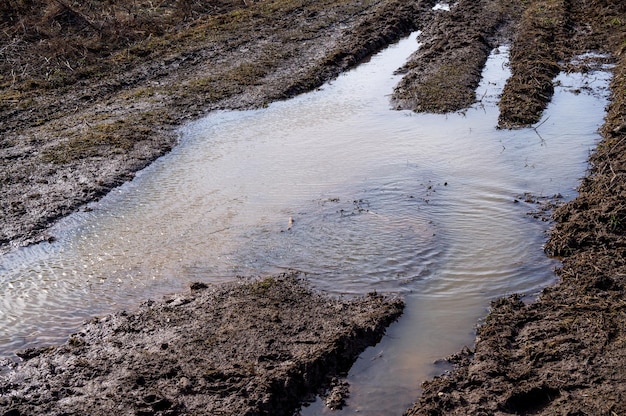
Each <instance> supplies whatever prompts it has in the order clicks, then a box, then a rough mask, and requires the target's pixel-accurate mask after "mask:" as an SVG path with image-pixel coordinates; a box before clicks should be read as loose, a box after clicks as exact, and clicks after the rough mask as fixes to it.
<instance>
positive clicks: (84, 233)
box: [0, 35, 608, 415]
mask: <svg viewBox="0 0 626 416" xmlns="http://www.w3.org/2000/svg"><path fill="white" fill-rule="evenodd" d="M416 48H417V43H416V41H415V35H413V36H412V37H411V38H409V39H405V40H403V41H401V42H400V43H399V44H398V45H394V46H392V47H391V48H389V49H388V50H386V51H384V52H383V53H381V54H379V55H377V56H374V57H373V58H372V59H371V60H370V61H369V62H368V63H366V64H364V65H362V66H360V67H359V68H358V69H356V70H354V71H351V72H349V73H347V74H345V75H342V76H340V77H339V78H338V79H336V80H335V81H333V82H331V83H329V84H327V85H325V86H323V87H322V88H321V89H320V90H318V91H316V92H313V93H310V94H305V95H302V96H299V97H297V98H295V99H292V100H289V101H286V102H280V103H275V104H272V105H270V106H269V107H268V108H265V109H261V110H255V111H243V112H216V113H213V114H211V115H209V116H208V117H206V118H204V119H202V120H199V121H197V122H195V123H191V124H189V125H187V126H186V127H185V128H184V129H182V130H181V140H180V144H179V146H177V147H176V148H175V149H174V150H173V151H172V152H171V153H170V154H169V155H167V156H165V157H163V158H161V159H159V160H158V161H156V162H155V163H154V164H152V165H151V166H150V167H148V168H147V169H145V170H144V171H142V172H140V174H138V175H137V177H136V178H135V180H133V181H132V182H130V183H128V184H126V185H124V186H122V187H120V188H119V189H116V190H114V191H113V192H112V193H111V194H110V195H108V196H107V197H105V198H103V199H102V200H101V201H99V202H97V203H94V204H91V205H90V208H91V209H93V210H92V211H89V212H82V213H79V214H76V215H73V216H71V217H70V218H68V219H66V220H64V221H62V222H61V223H60V224H59V225H58V226H57V227H56V228H55V230H54V232H55V234H56V235H57V236H58V240H57V241H56V242H54V243H52V244H47V243H45V244H40V245H36V246H32V247H28V248H25V249H22V250H19V251H17V252H14V253H11V254H9V255H6V256H3V257H2V259H1V260H0V287H1V288H2V290H1V291H0V316H1V318H2V319H1V320H0V353H2V355H8V354H10V353H11V351H13V350H15V349H18V348H24V347H28V346H34V345H40V344H41V343H49V342H62V341H63V340H64V339H65V337H66V336H67V334H68V333H70V332H72V331H73V330H74V329H75V327H76V326H77V325H78V324H79V323H80V322H81V321H82V320H84V319H85V318H87V317H89V316H91V315H94V314H102V313H108V312H111V311H114V310H117V309H121V308H133V307H134V306H135V305H137V304H138V303H139V302H141V301H142V300H145V299H146V298H159V297H160V296H162V295H163V294H166V293H170V292H173V291H179V290H185V287H186V286H187V284H188V283H189V282H190V281H204V282H208V283H219V282H224V281H233V280H236V279H237V276H238V275H240V276H255V275H264V274H268V273H276V272H280V271H283V270H287V269H290V268H293V269H297V270H301V271H303V272H306V273H307V275H308V278H309V279H310V281H311V283H312V284H313V285H314V286H315V287H317V288H320V289H322V290H325V291H328V292H331V293H333V294H342V295H361V294H365V293H367V292H370V291H378V292H384V293H393V294H400V295H401V296H403V297H404V298H405V300H406V304H407V308H406V312H405V314H404V315H403V317H402V318H401V319H400V320H399V321H398V322H397V323H396V324H394V325H393V326H392V327H391V328H390V329H389V331H388V336H387V337H385V339H384V340H383V342H382V343H381V344H380V345H378V346H376V347H374V348H370V349H369V350H368V351H366V353H365V354H363V356H362V357H361V358H360V359H359V361H358V362H357V364H356V365H355V367H354V368H353V370H352V371H351V373H350V375H349V377H348V380H349V381H350V383H351V385H352V392H351V397H350V400H349V403H348V404H349V406H348V407H347V408H346V409H345V410H344V411H342V412H339V413H354V412H358V413H359V414H372V415H377V414H401V413H402V411H403V410H404V409H405V408H406V407H407V406H408V405H410V404H411V402H412V400H413V399H415V397H416V395H417V394H418V393H419V383H420V382H421V381H422V380H424V379H425V378H427V377H428V376H430V375H432V374H433V373H434V372H437V371H441V368H440V367H438V366H436V365H433V362H434V361H435V360H436V359H438V358H442V357H445V356H446V355H448V354H451V353H453V352H455V351H457V350H459V349H460V347H461V346H463V345H464V344H471V343H472V340H473V328H474V326H475V325H476V324H477V322H478V321H479V319H480V317H482V316H484V315H485V313H486V311H487V308H488V305H489V302H490V301H491V300H492V299H495V298H497V297H499V296H502V295H506V294H508V293H513V292H518V293H523V294H528V295H533V294H536V293H537V292H538V291H539V290H540V289H541V288H542V287H544V286H545V285H547V284H550V283H552V282H554V280H555V277H554V274H553V269H554V267H556V266H557V263H556V262H555V261H554V260H551V259H548V258H547V257H546V256H545V255H544V254H543V251H542V244H543V243H544V242H545V238H546V236H545V231H546V230H547V227H548V223H547V222H544V221H541V220H540V219H535V218H533V216H531V215H528V212H530V211H533V210H536V209H537V206H536V204H534V203H532V202H525V200H526V199H528V198H527V197H526V196H527V195H530V196H532V198H534V199H537V198H541V197H550V196H552V195H555V194H560V195H563V196H564V198H571V197H572V196H573V195H574V188H575V186H576V185H577V183H578V180H579V178H580V177H582V176H583V175H584V171H585V167H586V159H587V156H588V154H589V151H590V149H592V147H593V146H594V143H595V142H596V140H598V138H599V137H598V135H597V133H596V131H597V129H598V127H599V125H600V123H601V122H602V117H603V108H604V106H605V104H606V101H605V93H604V92H603V91H604V90H603V88H604V89H605V88H606V85H607V78H608V76H607V75H606V74H604V73H593V74H588V75H587V76H581V75H576V74H572V75H569V76H565V75H562V76H561V77H560V82H561V86H560V87H559V88H558V89H557V92H556V94H555V97H554V100H553V103H552V104H551V106H550V107H549V109H548V110H547V111H546V115H545V118H544V120H543V122H542V124H541V125H540V126H538V127H537V129H524V130H518V131H501V130H497V129H496V128H495V126H496V124H497V117H498V113H497V108H496V100H497V97H498V94H499V93H500V91H501V89H502V86H503V83H504V81H505V79H506V77H508V75H509V73H508V69H507V65H506V63H507V49H506V48H501V50H500V51H499V53H494V54H492V56H491V57H490V60H489V62H488V65H487V68H486V71H485V74H484V77H485V78H484V80H483V82H482V84H481V87H480V89H479V91H478V93H477V96H478V97H482V100H481V102H480V103H478V104H477V105H475V106H474V107H473V108H471V109H469V110H467V111H466V112H464V113H460V114H450V115H418V114H414V113H412V112H408V111H393V110H391V109H390V104H389V94H390V93H391V91H392V88H393V86H394V85H395V84H396V83H397V82H398V80H399V78H398V77H397V76H394V75H392V74H393V71H394V70H395V69H396V68H398V67H400V66H401V65H402V63H403V62H404V61H405V59H406V58H407V56H408V55H409V54H410V53H411V52H413V51H414V50H415V49H416ZM586 86H589V87H592V88H595V91H600V93H599V94H588V93H585V91H587V89H586V88H583V87H586ZM578 91H583V92H582V93H576V92H578ZM572 115H575V117H572ZM292 222H293V223H292ZM242 313H245V311H242ZM303 412H304V413H305V414H311V415H312V414H323V413H325V412H326V411H325V410H324V409H323V407H322V406H321V403H320V402H319V401H318V402H316V403H314V404H313V405H312V406H310V407H308V408H307V409H305V410H303Z"/></svg>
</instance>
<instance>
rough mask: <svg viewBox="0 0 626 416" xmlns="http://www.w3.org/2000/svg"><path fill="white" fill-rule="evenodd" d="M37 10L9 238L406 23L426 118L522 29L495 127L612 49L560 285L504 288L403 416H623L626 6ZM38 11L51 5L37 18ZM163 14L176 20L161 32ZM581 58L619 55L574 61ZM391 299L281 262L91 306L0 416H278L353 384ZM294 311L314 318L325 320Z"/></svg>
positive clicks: (3, 100)
mask: <svg viewBox="0 0 626 416" xmlns="http://www.w3.org/2000/svg"><path fill="white" fill-rule="evenodd" d="M40 3H41V2H40ZM44 3H45V4H44ZM44 3H42V4H38V0H28V1H23V2H12V1H9V2H4V3H3V4H2V5H1V6H0V12H1V14H0V17H1V19H0V22H1V25H2V26H1V28H2V29H3V30H2V31H0V32H1V33H2V35H1V36H3V38H2V41H3V42H4V46H3V48H2V49H1V50H0V54H2V57H3V59H2V60H0V62H1V64H0V65H3V66H2V76H1V78H0V91H1V92H0V117H1V120H2V123H0V132H1V134H2V136H1V142H0V159H1V160H0V185H1V186H0V215H1V218H0V224H1V227H2V228H1V230H0V245H1V247H2V250H3V251H7V250H10V249H12V248H14V247H17V246H20V245H23V244H29V243H32V242H36V241H42V240H46V239H50V240H51V239H53V238H54V236H52V235H49V234H48V227H49V226H50V225H51V224H52V223H53V222H54V221H55V220H57V219H59V218H61V217H63V216H65V215H68V214H70V213H71V212H74V211H76V210H78V209H80V207H81V206H82V205H83V204H85V203H86V202H89V201H92V200H94V199H97V198H99V197H100V196H102V195H104V194H105V193H106V192H108V191H109V190H111V189H112V188H113V187H115V186H117V185H119V184H121V183H123V182H124V181H127V180H129V179H130V178H132V176H133V175H134V173H135V172H136V171H137V170H139V169H141V168H142V167H144V166H146V165H147V164H149V163H150V162H151V161H153V160H154V159H155V158H157V157H158V156H160V155H162V154H164V153H165V152H167V151H168V150H169V149H171V147H172V146H174V145H175V143H176V140H177V138H176V135H175V133H174V131H175V128H176V127H177V126H180V125H181V124H182V123H184V122H185V121H186V120H190V119H194V118H197V117H199V116H201V115H203V114H205V113H206V112H208V111H211V110H214V109H221V108H251V107H260V106H263V105H266V104H267V103H269V102H271V101H274V100H279V99H285V98H288V97H291V96H293V95H295V94H298V93H301V92H304V91H309V90H311V89H314V88H316V87H318V86H320V85H321V84H322V83H323V82H324V81H326V80H329V79H332V78H333V77H334V76H336V75H337V74H339V73H340V72H341V71H344V70H346V69H348V68H350V67H352V66H354V65H356V64H358V63H359V62H360V61H362V60H363V59H365V58H366V57H367V56H368V55H369V54H371V53H373V52H375V51H377V50H379V49H381V48H382V47H384V46H385V45H387V44H389V43H390V42H393V41H394V40H396V39H398V38H399V37H401V36H403V35H406V34H408V33H409V32H410V31H414V30H422V35H421V38H420V41H421V42H423V44H424V46H423V47H422V48H421V49H420V50H419V51H418V52H417V53H416V54H415V55H414V57H413V58H412V59H411V60H410V61H409V62H407V64H406V65H405V66H404V67H403V68H402V69H401V71H402V72H403V73H404V74H405V77H404V79H403V80H402V81H401V83H400V84H399V85H398V87H397V89H396V90H395V92H394V96H393V102H394V105H395V106H397V107H398V108H408V109H413V110H416V111H434V112H449V111H462V110H463V108H465V107H467V106H468V105H469V104H471V103H472V102H475V101H479V100H480V97H476V96H475V93H474V89H475V87H476V85H478V82H479V78H480V71H481V69H482V66H483V65H484V62H485V60H486V57H487V55H488V53H489V52H490V51H491V50H492V49H493V48H494V47H496V46H497V45H499V44H501V43H503V42H504V43H509V42H510V43H511V62H510V65H511V69H512V76H511V78H510V79H509V81H508V82H507V84H506V86H505V89H504V91H503V94H502V97H501V101H500V110H501V115H500V119H499V126H500V127H501V128H516V127H522V126H528V125H531V126H532V125H537V123H540V122H541V114H542V111H543V109H544V108H545V106H546V105H547V103H548V102H549V101H550V99H551V96H552V92H553V78H554V75H556V74H557V73H558V72H559V71H563V70H564V71H571V70H578V71H593V70H594V69H595V68H596V67H597V65H599V64H605V63H614V64H615V67H614V69H613V73H614V79H613V82H612V84H611V91H612V95H611V103H610V106H609V108H608V109H607V117H606V121H605V125H604V126H603V128H602V142H601V143H600V144H599V145H598V148H597V150H596V151H595V153H594V154H593V155H592V156H591V158H590V163H591V165H590V170H589V173H588V176H587V177H586V178H585V179H584V180H583V181H582V183H581V186H580V189H579V192H580V195H579V196H578V197H577V198H576V199H574V200H573V201H571V202H569V203H566V204H564V205H562V206H560V207H559V208H557V209H556V210H555V212H554V220H555V226H554V229H553V230H552V232H551V236H550V240H549V242H548V243H547V245H546V250H547V252H548V254H550V255H555V256H558V257H560V258H562V259H563V266H562V267H561V269H560V270H559V271H558V274H559V276H560V282H559V284H558V285H556V286H554V287H550V288H547V289H546V290H545V291H544V292H543V294H542V295H541V297H540V298H539V300H537V301H535V302H523V301H522V300H523V299H520V298H519V297H518V296H511V297H509V298H507V299H501V300H497V301H494V303H493V305H492V311H491V313H490V314H489V316H488V317H487V318H486V319H485V321H484V323H483V324H482V325H481V326H480V327H479V328H478V330H477V338H476V343H475V345H474V346H471V347H469V348H467V349H465V350H464V351H462V352H460V353H458V354H456V355H455V356H453V357H451V358H450V360H451V362H452V363H453V364H454V365H455V369H454V370H453V371H451V372H450V373H447V374H445V375H443V376H441V377H437V378H435V379H433V380H430V381H427V382H425V383H424V385H423V394H422V396H421V397H420V398H419V399H418V401H417V402H416V404H415V406H414V407H413V408H411V409H409V410H407V414H408V415H422V414H423V415H453V414H458V415H467V414H477V415H478V414H555V413H558V414H569V415H586V414H588V415H597V414H606V415H612V414H624V413H626V405H625V404H624V403H626V387H625V386H626V364H625V363H626V359H625V358H626V357H625V355H626V354H625V351H626V333H625V332H626V326H625V324H624V322H626V302H625V301H624V298H625V296H624V294H625V290H626V288H625V287H624V275H625V273H626V261H625V258H626V256H625V249H624V248H625V247H626V241H625V238H624V231H625V230H626V207H625V205H624V203H623V201H624V197H625V196H626V195H625V194H624V193H625V192H626V156H625V155H626V97H625V94H626V54H625V53H624V52H625V51H626V46H625V45H626V44H625V43H624V39H626V4H624V3H623V2H621V1H618V0H587V1H583V0H530V1H521V0H520V1H517V0H500V1H498V0H491V1H490V0H480V1H470V0H459V1H458V2H456V3H455V4H453V5H452V9H451V10H450V11H449V12H446V11H435V10H432V7H433V6H434V5H435V2H434V1H430V0H420V1H400V0H395V1H394V0H372V1H367V2H362V1H346V2H343V1H333V0H323V1H321V2H309V1H305V0H293V1H269V0H267V1H245V2H235V1H227V0H225V1H221V2H215V3H212V8H210V9H205V8H203V7H201V5H200V3H198V2H194V1H191V0H187V1H176V2H174V1H172V2H168V1H165V2H162V3H161V5H160V6H159V7H163V8H164V9H163V10H160V9H159V10H157V9H156V8H154V6H152V7H153V8H152V9H151V8H149V7H148V6H147V5H146V4H147V3H146V2H141V1H139V2H134V3H133V4H134V5H133V6H126V9H119V10H118V9H115V2H114V1H112V2H109V6H107V7H110V9H107V10H105V11H106V12H107V13H110V15H107V16H110V17H109V18H108V20H103V21H97V20H95V19H96V16H98V15H103V14H102V11H101V10H100V11H99V12H100V14H98V13H97V12H98V10H95V9H93V10H92V9H90V8H89V7H87V6H86V5H91V6H93V7H96V6H94V5H95V4H96V3H94V2H83V3H81V4H79V3H75V2H69V1H60V0H58V1H56V2H44ZM144 3H146V4H144ZM28 5H31V6H33V7H34V8H33V10H39V12H37V13H31V14H27V13H26V12H28V10H27V9H25V10H23V8H25V7H27V6H28ZM39 6H40V7H39ZM144 6H145V7H144ZM37 7H39V8H37ZM132 7H139V8H137V9H133V8H132ZM168 7H169V9H168ZM125 10H126V11H125ZM20 13H21V14H20ZM159 13H162V14H159ZM24 16H28V18H26V17H24ZM154 16H168V17H167V19H166V18H165V17H162V18H161V19H162V20H159V22H160V25H157V26H158V27H159V28H160V29H159V30H154V27H156V26H155V25H153V24H152V23H150V22H152V20H150V19H154ZM29 19H31V20H32V21H31V20H29ZM168 19H170V20H168ZM171 19H178V20H175V22H174V23H172V22H173V21H174V20H171ZM146 22H148V23H146ZM168 24H169V25H170V26H168ZM151 28H152V29H151ZM123 29H125V30H128V32H124V31H123ZM66 33H67V34H69V35H71V37H69V38H64V37H63V36H65V35H64V34H66ZM122 35H123V36H122ZM107 36H108V37H107ZM76 39H78V40H83V43H82V44H77V43H72V42H70V40H72V41H76ZM103 39H111V40H115V41H116V42H117V43H115V44H113V43H112V44H111V45H109V44H107V43H106V42H103V41H102V40H103ZM42 48H43V49H42ZM46 48H47V49H46ZM55 48H56V49H55ZM585 52H599V53H603V54H606V55H605V57H600V58H594V59H592V60H590V61H577V62H573V61H572V58H573V57H575V56H577V55H579V54H581V53H585ZM575 116H576V115H575V114H573V115H572V117H575ZM279 288H280V290H279ZM259 293H263V296H260V295H259ZM272 302H273V303H272ZM244 305H245V306H244ZM329 305H330V306H329ZM399 310H400V306H399V304H398V303H394V302H392V301H389V300H384V299H381V298H379V297H377V296H371V297H368V298H367V299H365V300H357V301H355V302H343V301H339V300H336V299H328V298H325V297H318V296H317V295H315V294H312V293H311V292H310V291H308V290H307V289H303V288H302V286H301V285H300V284H296V283H293V282H292V281H290V280H289V279H288V278H286V277H285V278H283V277H280V278H274V279H271V280H266V281H261V282H256V283H251V284H248V285H241V286H229V287H224V288H218V289H213V288H211V289H205V288H199V287H196V288H194V289H193V290H192V291H191V293H189V294H182V295H177V296H176V297H174V298H172V299H170V300H169V301H165V302H164V303H160V302H159V303H151V302H149V303H147V304H145V305H144V306H142V307H141V308H140V309H139V310H138V311H137V312H136V313H119V314H116V315H113V316H110V317H105V318H99V319H95V320H94V321H92V322H91V323H90V324H88V325H87V326H86V327H84V328H82V329H81V330H80V331H79V332H78V333H77V334H76V335H74V336H72V337H71V338H70V339H69V340H68V342H67V343H66V344H65V345H62V346H58V347H50V348H43V349H40V350H33V351H27V352H23V353H22V356H23V358H24V359H25V362H24V363H22V364H20V365H19V366H18V367H17V368H13V369H12V370H10V371H9V373H8V374H6V375H4V376H3V379H2V382H1V383H0V405H1V406H2V410H3V412H4V414H7V415H9V414H11V415H19V414H72V413H74V414H76V413H90V414H104V413H105V412H108V413H111V412H113V413H116V414H118V413H119V412H118V410H119V409H120V407H119V406H122V408H124V409H129V412H131V413H132V412H134V413H132V414H186V412H187V414H199V413H198V412H199V411H196V410H197V409H200V408H201V407H202V408H209V409H214V410H215V411H214V412H213V414H215V413H219V412H218V410H219V409H224V410H220V411H222V412H224V413H226V414H287V413H281V412H288V410H287V409H291V410H293V408H294V406H296V403H297V402H298V401H299V400H303V399H306V397H307V395H308V394H310V393H311V392H313V391H315V389H318V388H320V386H323V385H324V383H326V386H332V387H333V388H332V391H333V392H335V391H336V392H340V391H342V383H341V382H340V381H337V380H335V381H334V382H333V381H332V380H331V381H328V380H329V377H331V379H332V375H333V374H340V373H341V372H342V371H345V369H346V368H347V367H348V366H349V365H350V364H349V362H350V360H352V359H353V358H354V356H355V354H358V351H360V350H362V348H364V346H365V345H366V344H369V343H372V342H375V341H376V339H378V337H379V336H380V334H381V333H382V327H384V325H386V324H388V323H389V322H391V320H393V319H394V318H395V317H396V316H397V314H398V313H399ZM218 311H219V312H218ZM242 311H243V313H242ZM286 311H289V313H286ZM291 314H293V316H294V317H298V316H299V317H300V318H298V319H300V320H301V321H302V322H309V321H307V319H312V321H313V322H315V323H314V324H312V326H311V328H312V331H313V332H310V331H308V330H307V329H306V328H305V329H303V330H302V331H300V328H301V325H300V324H299V323H298V324H296V322H294V321H291V320H290V319H291V317H290V316H289V315H291ZM299 314H302V315H299ZM307 314H309V315H307ZM311 315H312V316H313V318H311ZM364 316H365V317H366V318H364ZM207 317H210V318H208V319H207ZM359 317H360V318H359ZM213 321H215V322H213ZM186 325H191V326H186ZM191 328H193V329H191ZM196 331H197V334H196ZM203 331H204V332H203ZM229 338H236V339H238V340H239V342H240V344H228V342H230V341H229V340H228V339H229ZM207 344H208V345H207ZM194 346H197V347H198V348H194ZM200 346H202V348H200ZM348 357H349V358H348ZM7 365H10V366H12V367H14V365H13V364H10V363H7ZM284 391H289V392H290V393H289V394H284V393H283V392H284ZM199 392H202V394H199ZM277 392H281V394H278V393H277ZM338 394H339V393H338ZM330 396H331V399H330V400H329V401H330V402H332V403H341V397H340V396H341V394H339V397H338V398H336V399H334V398H333V397H334V394H331V395H330ZM283 399H284V402H283V401H282V400H283ZM205 400H206V401H205ZM220 406H225V407H220ZM229 406H231V407H229ZM188 409H192V410H188ZM193 409H196V410H193ZM228 409H230V410H228ZM233 409H236V410H233ZM289 411H290V410H289ZM229 412H231V413H229ZM200 414H201V413H200Z"/></svg>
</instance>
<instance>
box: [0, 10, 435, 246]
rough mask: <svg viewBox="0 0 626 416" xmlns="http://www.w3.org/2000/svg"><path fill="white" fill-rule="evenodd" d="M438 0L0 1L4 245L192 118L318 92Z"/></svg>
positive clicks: (122, 171)
mask: <svg viewBox="0 0 626 416" xmlns="http://www.w3.org/2000/svg"><path fill="white" fill-rule="evenodd" d="M185 5H188V8H185V7H183V6H185ZM433 5H434V1H431V0H416V1H409V2H407V1H399V0H375V1H368V2H362V1H347V2H346V1H336V0H324V1H322V2H309V1H305V0H290V1H270V0H266V1H255V2H252V1H251V2H240V1H235V0H225V1H221V2H214V3H211V7H208V8H207V7H202V6H201V4H200V3H199V2H193V1H184V2H181V1H165V2H160V4H159V5H158V6H154V5H153V4H152V3H151V2H147V1H140V2H134V3H133V5H132V6H128V5H126V3H125V2H115V1H113V2H108V5H106V7H105V6H104V5H102V3H101V2H94V1H88V2H83V3H75V2H63V1H58V2H45V1H41V0H28V1H25V2H19V3H18V2H8V3H3V5H2V6H0V11H1V12H2V19H0V24H1V26H0V27H1V28H2V29H3V30H2V31H0V36H1V37H2V38H1V39H0V40H1V41H2V42H3V43H4V44H5V46H4V47H3V48H2V49H1V50H0V54H2V57H3V59H2V60H1V61H2V64H0V65H1V66H2V67H1V68H0V69H2V73H3V75H2V77H1V78H0V118H1V119H2V123H0V132H1V133H2V136H1V138H0V140H1V142H0V184H1V187H0V216H1V217H0V224H1V228H0V248H1V249H2V250H4V251H6V250H8V249H9V248H10V247H15V246H19V245H23V244H28V243H32V242H35V241H41V240H45V239H50V238H53V236H50V235H48V234H47V229H48V227H49V226H50V224H51V223H53V222H54V221H55V220H57V219H58V218H60V217H63V216H66V215H68V214H70V213H72V212H74V211H75V210H77V209H79V208H80V206H81V205H83V204H85V203H86V202H89V201H92V200H94V199H97V198H99V197H101V196H102V195H104V194H105V193H106V192H108V191H109V190H111V189H112V188H113V187H115V186H118V185H120V184H121V183H123V182H125V181H127V180H129V179H131V178H132V177H133V175H134V173H135V172H136V171H138V170H140V169H141V168H143V167H145V166H146V165H147V164H149V163H150V162H151V161H153V160H154V159H156V158H157V157H159V156H160V155H162V154H164V153H165V152H167V151H168V150H170V149H171V147H172V146H173V145H174V144H175V143H176V140H177V137H176V135H175V133H174V131H175V128H176V127H177V126H179V125H181V124H182V123H184V122H185V121H186V120H189V119H193V118H197V117H199V116H200V115H202V114H205V113H206V112H208V111H211V110H215V109H224V108H233V109H239V108H252V107H261V106H263V105H266V104H267V103H269V102H271V101H275V100H279V99H285V98H289V97H291V96H293V95H295V94H298V93H301V92H304V91H309V90H311V89H313V88H316V87H318V86H320V85H321V84H322V83H323V82H325V81H327V80H329V79H331V78H333V77H335V76H336V75H338V74H339V73H340V72H342V71H344V70H346V69H348V68H350V67H352V66H354V65H356V64H357V63H358V62H360V61H362V60H363V59H364V58H365V57H367V56H368V55H369V54H371V53H373V52H376V51H378V50H380V49H381V48H382V47H384V46H385V45H388V44H389V43H390V42H393V41H395V40H397V39H399V38H400V37H401V36H404V35H407V34H408V33H410V32H411V31H413V30H416V29H418V28H420V27H421V26H422V22H424V21H426V20H427V19H428V18H429V16H430V15H431V13H432V10H431V8H432V6H433ZM103 7H104V9H102V8H103Z"/></svg>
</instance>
